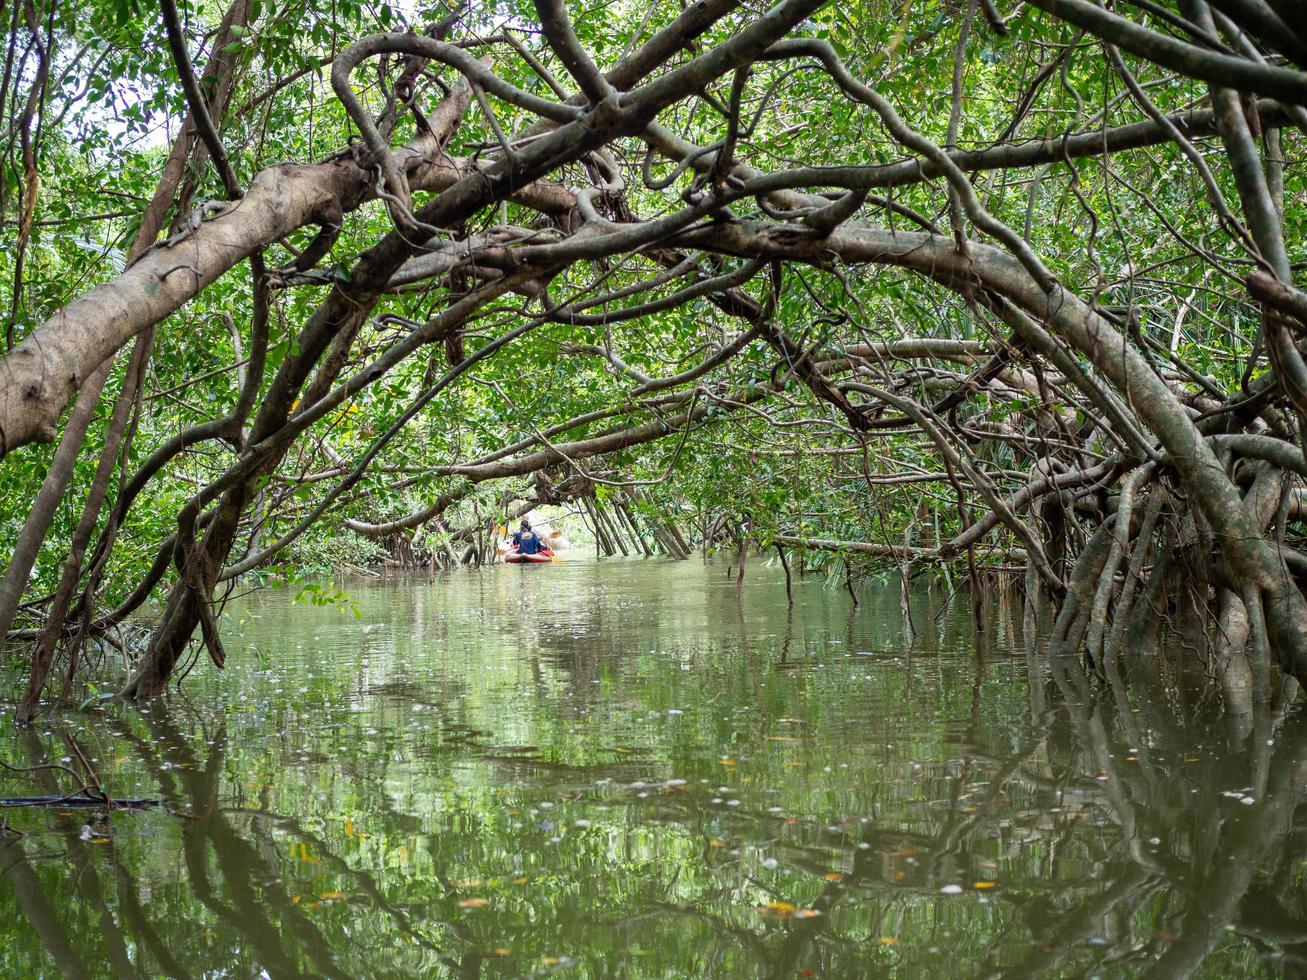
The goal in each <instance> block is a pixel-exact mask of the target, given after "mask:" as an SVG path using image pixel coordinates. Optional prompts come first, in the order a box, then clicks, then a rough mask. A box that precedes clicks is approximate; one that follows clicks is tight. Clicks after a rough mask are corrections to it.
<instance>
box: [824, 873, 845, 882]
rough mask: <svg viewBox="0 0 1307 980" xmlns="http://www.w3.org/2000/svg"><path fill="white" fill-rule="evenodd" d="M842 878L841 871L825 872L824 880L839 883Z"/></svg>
mask: <svg viewBox="0 0 1307 980" xmlns="http://www.w3.org/2000/svg"><path fill="white" fill-rule="evenodd" d="M843 877H844V872H843V871H827V872H826V880H827V881H839V880H840V879H842V878H843Z"/></svg>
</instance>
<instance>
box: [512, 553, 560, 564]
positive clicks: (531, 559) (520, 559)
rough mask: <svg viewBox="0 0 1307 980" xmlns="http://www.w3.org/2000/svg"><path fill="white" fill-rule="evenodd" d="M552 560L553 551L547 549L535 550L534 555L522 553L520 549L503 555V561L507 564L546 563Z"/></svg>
mask: <svg viewBox="0 0 1307 980" xmlns="http://www.w3.org/2000/svg"><path fill="white" fill-rule="evenodd" d="M553 560H554V553H553V552H552V551H549V550H545V551H540V552H537V553H536V554H534V555H524V554H522V553H521V552H520V551H516V550H514V551H510V552H509V553H508V554H506V555H505V556H504V561H505V562H507V563H508V564H509V565H547V564H549V563H550V562H551V561H553Z"/></svg>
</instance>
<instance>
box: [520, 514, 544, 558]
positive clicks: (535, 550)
mask: <svg viewBox="0 0 1307 980" xmlns="http://www.w3.org/2000/svg"><path fill="white" fill-rule="evenodd" d="M513 547H514V548H516V549H517V553H518V554H520V555H541V554H545V553H546V552H547V551H548V548H546V546H545V542H544V540H543V539H541V537H540V535H538V534H536V533H535V531H533V530H531V524H530V522H529V521H527V520H526V518H523V519H522V529H521V530H520V531H515V532H514V533H513Z"/></svg>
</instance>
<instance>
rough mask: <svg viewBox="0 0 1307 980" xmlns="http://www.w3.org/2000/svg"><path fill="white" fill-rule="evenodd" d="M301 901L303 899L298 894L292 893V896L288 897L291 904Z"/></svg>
mask: <svg viewBox="0 0 1307 980" xmlns="http://www.w3.org/2000/svg"><path fill="white" fill-rule="evenodd" d="M302 901H303V899H301V898H300V897H299V896H298V895H292V896H291V897H290V904H291V905H298V904H299V903H300V902H302Z"/></svg>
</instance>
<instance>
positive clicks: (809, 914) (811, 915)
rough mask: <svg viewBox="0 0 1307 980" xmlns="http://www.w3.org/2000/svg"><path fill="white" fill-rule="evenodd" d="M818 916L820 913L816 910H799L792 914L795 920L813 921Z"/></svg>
mask: <svg viewBox="0 0 1307 980" xmlns="http://www.w3.org/2000/svg"><path fill="white" fill-rule="evenodd" d="M819 915H821V913H820V912H818V911H817V910H816V909H799V911H797V912H795V913H794V917H795V918H796V919H815V918H817V916H819Z"/></svg>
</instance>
